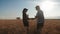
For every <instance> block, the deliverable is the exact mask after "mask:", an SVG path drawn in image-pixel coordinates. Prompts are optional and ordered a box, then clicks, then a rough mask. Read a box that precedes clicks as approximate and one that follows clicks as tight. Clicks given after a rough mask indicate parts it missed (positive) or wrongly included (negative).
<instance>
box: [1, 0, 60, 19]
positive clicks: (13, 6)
mask: <svg viewBox="0 0 60 34" xmlns="http://www.w3.org/2000/svg"><path fill="white" fill-rule="evenodd" d="M36 5H39V6H40V8H41V10H42V11H43V13H44V17H45V19H60V0H0V19H16V17H20V18H22V11H23V9H24V8H27V9H28V12H27V14H28V15H29V18H34V17H35V16H36V13H37V11H36V9H35V6H36Z"/></svg>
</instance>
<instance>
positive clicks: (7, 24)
mask: <svg viewBox="0 0 60 34" xmlns="http://www.w3.org/2000/svg"><path fill="white" fill-rule="evenodd" d="M28 21H29V33H30V34H35V32H36V30H37V29H36V28H37V21H36V20H28ZM0 34H27V31H26V28H25V27H24V24H23V21H22V20H21V19H11V20H0ZM41 34H60V20H59V19H45V23H44V26H43V28H42V31H41Z"/></svg>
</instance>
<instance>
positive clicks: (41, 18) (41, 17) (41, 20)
mask: <svg viewBox="0 0 60 34" xmlns="http://www.w3.org/2000/svg"><path fill="white" fill-rule="evenodd" d="M36 17H37V22H38V23H44V15H43V12H42V11H41V10H39V11H38V12H37V14H36Z"/></svg>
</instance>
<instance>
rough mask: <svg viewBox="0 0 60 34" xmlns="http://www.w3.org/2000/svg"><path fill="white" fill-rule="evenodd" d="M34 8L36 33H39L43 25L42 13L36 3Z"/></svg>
mask: <svg viewBox="0 0 60 34" xmlns="http://www.w3.org/2000/svg"><path fill="white" fill-rule="evenodd" d="M35 8H36V10H37V14H36V16H35V18H36V19H37V34H40V31H41V29H42V27H43V25H44V15H43V12H42V10H41V9H40V7H39V6H38V5H37V6H36V7H35Z"/></svg>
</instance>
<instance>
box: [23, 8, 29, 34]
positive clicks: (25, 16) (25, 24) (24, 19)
mask: <svg viewBox="0 0 60 34" xmlns="http://www.w3.org/2000/svg"><path fill="white" fill-rule="evenodd" d="M27 11H28V9H27V8H24V9H23V24H24V26H25V28H26V30H27V34H28V31H29V30H28V27H29V22H28V19H29V18H28V15H27V14H26V12H27Z"/></svg>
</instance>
